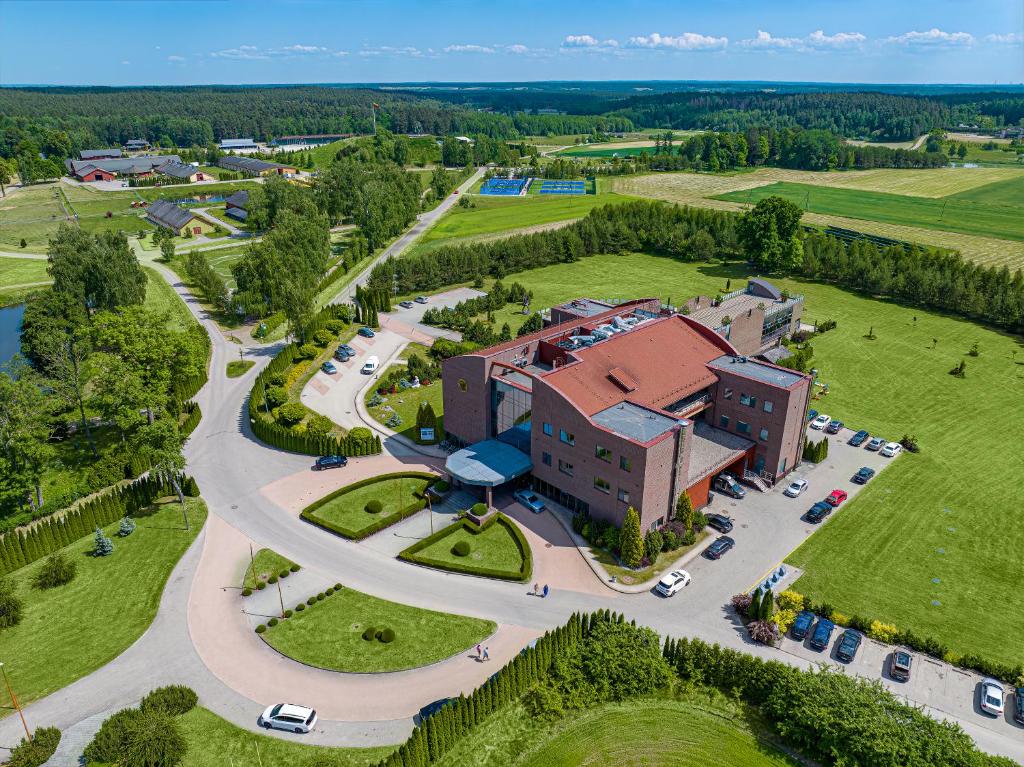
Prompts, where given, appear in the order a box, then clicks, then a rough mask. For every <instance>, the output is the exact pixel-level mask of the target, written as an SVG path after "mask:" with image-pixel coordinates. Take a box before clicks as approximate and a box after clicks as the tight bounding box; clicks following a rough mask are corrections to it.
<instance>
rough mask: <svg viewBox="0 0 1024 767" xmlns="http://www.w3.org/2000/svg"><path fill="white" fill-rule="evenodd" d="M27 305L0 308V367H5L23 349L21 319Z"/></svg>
mask: <svg viewBox="0 0 1024 767" xmlns="http://www.w3.org/2000/svg"><path fill="white" fill-rule="evenodd" d="M24 314H25V304H16V305H15V306H5V307H3V308H0V365H5V364H6V363H7V362H8V361H10V359H11V358H12V357H13V356H14V355H15V354H17V353H18V350H19V349H20V348H21V318H22V316H24Z"/></svg>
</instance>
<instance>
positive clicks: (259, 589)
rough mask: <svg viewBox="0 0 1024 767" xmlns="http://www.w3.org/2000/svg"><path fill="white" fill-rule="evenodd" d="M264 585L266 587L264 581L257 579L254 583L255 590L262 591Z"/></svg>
mask: <svg viewBox="0 0 1024 767" xmlns="http://www.w3.org/2000/svg"><path fill="white" fill-rule="evenodd" d="M266 587H267V584H266V583H265V582H264V581H258V582H257V583H256V590H257V591H263V589H265V588H266Z"/></svg>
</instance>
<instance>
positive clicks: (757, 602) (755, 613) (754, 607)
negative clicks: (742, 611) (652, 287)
mask: <svg viewBox="0 0 1024 767" xmlns="http://www.w3.org/2000/svg"><path fill="white" fill-rule="evenodd" d="M760 616H761V590H760V589H758V590H757V591H755V592H754V595H753V596H752V597H751V599H750V606H749V607H748V608H747V617H748V618H750V619H751V620H757V619H758V618H759V617H760Z"/></svg>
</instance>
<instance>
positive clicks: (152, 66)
mask: <svg viewBox="0 0 1024 767" xmlns="http://www.w3.org/2000/svg"><path fill="white" fill-rule="evenodd" d="M0 29H3V30H5V31H6V33H5V34H4V45H3V46H2V47H0V84H5V85H9V84H16V83H46V84H86V85H144V84H156V85H176V84H199V83H308V82H401V81H445V80H448V81H502V80H505V81H507V80H575V79H586V80H622V79H660V80H683V79H685V80H790V81H828V82H866V83H893V82H908V83H986V84H988V83H1008V82H1014V83H1021V82H1024V3H1022V2H1020V0H927V2H925V1H924V0H858V1H857V2H853V1H851V0H813V1H812V0H753V1H752V2H749V1H748V2H741V0H674V2H672V1H670V2H664V1H662V0H642V1H640V0H616V2H604V1H603V0H589V2H564V1H563V2H560V1H559V0H546V1H545V2H539V1H538V0H516V2H508V1H507V0H475V1H474V2H464V1H463V0H418V1H415V2H413V1H410V0H392V1H391V2H384V1H382V0H381V1H375V0H335V2H325V1H324V0H287V1H279V2H274V3H266V2H260V1H258V0H250V1H249V2H241V1H239V0H202V1H194V0H174V1H172V2H168V1H164V0H109V1H106V2H88V1H86V0H78V1H77V2H61V1H59V0H35V1H34V2H22V1H21V0H0Z"/></svg>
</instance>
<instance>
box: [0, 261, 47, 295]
mask: <svg viewBox="0 0 1024 767" xmlns="http://www.w3.org/2000/svg"><path fill="white" fill-rule="evenodd" d="M46 264H47V262H46V261H45V260H43V259H40V258H6V257H4V258H0V291H5V290H9V289H11V288H13V287H17V286H26V285H36V284H38V283H41V282H50V275H49V274H47V273H46Z"/></svg>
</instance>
